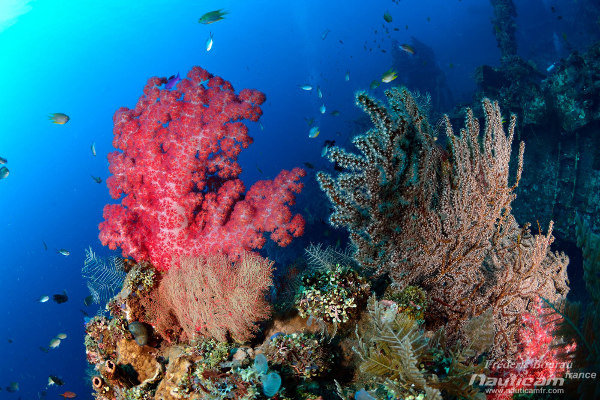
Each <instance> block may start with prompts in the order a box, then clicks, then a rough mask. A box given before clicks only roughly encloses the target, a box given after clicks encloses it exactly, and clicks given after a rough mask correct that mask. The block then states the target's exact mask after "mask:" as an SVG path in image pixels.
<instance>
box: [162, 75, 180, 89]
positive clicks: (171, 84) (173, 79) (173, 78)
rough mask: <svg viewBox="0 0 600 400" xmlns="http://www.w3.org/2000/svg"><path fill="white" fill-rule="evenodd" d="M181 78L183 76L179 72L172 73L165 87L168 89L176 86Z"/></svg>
mask: <svg viewBox="0 0 600 400" xmlns="http://www.w3.org/2000/svg"><path fill="white" fill-rule="evenodd" d="M180 80H181V78H180V77H179V72H178V73H177V75H171V76H170V77H169V79H167V82H166V83H165V89H167V90H171V89H173V88H174V87H175V85H176V84H177V82H179V81H180Z"/></svg>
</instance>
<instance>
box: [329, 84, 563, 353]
mask: <svg viewBox="0 0 600 400" xmlns="http://www.w3.org/2000/svg"><path fill="white" fill-rule="evenodd" d="M385 93H386V96H387V100H388V103H389V106H388V107H387V108H386V107H385V106H384V105H383V104H381V103H379V102H378V101H376V100H375V99H373V98H371V97H370V96H369V95H367V94H366V93H362V92H360V93H358V94H357V96H356V101H357V104H358V105H359V106H360V107H361V108H362V109H363V110H364V111H365V112H366V113H367V114H369V116H370V117H371V120H372V122H373V124H374V128H373V129H371V130H369V131H368V132H366V133H365V134H364V135H361V136H358V137H356V138H354V140H353V143H354V145H355V146H356V147H357V148H358V149H359V150H360V153H361V154H352V153H349V152H347V151H345V150H343V149H340V148H332V149H330V151H329V152H328V157H329V159H330V160H331V161H333V162H336V163H337V165H339V166H341V167H342V168H344V169H345V170H346V171H345V172H343V173H341V174H339V176H338V177H337V178H336V179H334V178H333V177H331V176H330V175H328V174H326V173H323V172H319V173H318V174H317V179H318V181H319V183H320V185H321V188H322V189H323V190H324V191H325V193H326V194H327V195H328V197H329V199H330V201H331V202H332V204H333V206H334V212H333V214H332V215H331V217H330V222H331V224H332V225H334V226H336V227H344V228H346V229H348V230H349V232H350V238H351V240H352V243H353V245H354V246H355V258H356V259H357V261H358V262H359V263H360V264H361V266H362V267H368V268H374V269H375V270H376V272H377V273H379V274H388V275H389V276H390V278H391V279H392V282H393V286H394V287H395V288H396V289H397V290H402V289H403V288H404V287H406V286H408V285H417V286H420V287H421V288H423V289H424V290H425V291H426V292H427V296H428V300H429V308H428V313H427V314H426V320H427V322H428V323H429V326H430V327H431V328H437V327H439V326H440V325H441V324H443V323H445V322H446V321H447V322H448V324H447V326H446V329H447V333H448V334H449V335H450V337H451V338H454V339H458V337H459V336H460V330H461V327H462V325H463V324H464V323H465V322H466V321H467V320H469V319H471V318H473V317H477V316H479V315H481V314H482V313H484V312H486V311H487V310H488V309H489V308H490V307H492V308H493V315H494V325H495V327H496V331H497V333H496V341H495V346H494V352H495V353H496V355H501V354H505V355H508V356H513V355H514V352H515V351H516V346H515V340H516V338H515V334H516V329H517V328H518V318H516V317H517V316H518V315H519V314H520V313H522V312H524V311H526V310H529V308H530V303H531V300H532V299H535V298H536V296H544V297H546V298H550V299H552V300H557V299H559V298H561V297H564V296H566V294H567V291H568V287H567V278H566V272H565V270H566V265H567V263H568V258H567V257H566V256H564V255H561V254H554V253H552V252H550V251H549V246H550V244H551V243H552V236H551V231H552V225H551V226H550V229H549V233H548V234H547V235H542V234H541V232H540V234H539V235H537V236H533V235H531V234H530V233H529V230H528V226H527V225H526V226H525V227H524V228H519V226H518V225H517V223H516V221H515V220H514V218H513V217H512V214H511V202H512V201H513V200H514V198H515V194H514V190H515V188H516V186H517V184H518V182H519V179H520V176H521V171H522V165H523V152H524V145H523V144H522V143H521V146H520V149H519V154H518V164H517V168H516V178H515V183H513V184H509V162H510V158H511V150H512V148H511V144H512V140H513V137H514V133H515V126H516V118H515V117H514V116H512V117H511V119H510V122H509V123H508V132H507V133H506V132H505V131H504V127H503V123H504V120H503V118H502V114H501V113H500V109H499V106H498V104H497V103H492V102H491V101H489V100H487V99H485V100H484V101H483V102H482V106H483V110H484V113H485V126H484V128H483V133H481V132H480V124H479V121H478V120H477V119H476V118H475V116H474V114H473V111H472V110H470V109H467V111H466V120H465V128H464V129H462V130H461V132H460V134H455V133H454V131H453V129H452V127H451V125H450V122H449V119H448V117H445V120H444V124H445V128H446V129H445V136H446V142H447V147H446V148H445V149H444V148H442V147H440V146H439V145H438V143H437V141H436V140H435V139H436V138H435V136H434V134H433V129H432V128H431V126H430V125H429V123H428V121H427V118H426V117H425V116H424V115H423V114H422V113H421V111H420V110H419V108H418V106H417V105H416V103H415V101H414V99H413V97H412V96H411V94H410V93H409V92H408V91H407V90H406V89H396V88H394V89H390V90H387V91H386V92H385Z"/></svg>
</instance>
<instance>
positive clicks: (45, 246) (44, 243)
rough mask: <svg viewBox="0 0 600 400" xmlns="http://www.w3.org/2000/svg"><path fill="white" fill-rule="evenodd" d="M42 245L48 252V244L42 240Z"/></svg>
mask: <svg viewBox="0 0 600 400" xmlns="http://www.w3.org/2000/svg"><path fill="white" fill-rule="evenodd" d="M42 244H43V245H44V250H46V251H48V245H47V244H46V242H44V241H43V240H42Z"/></svg>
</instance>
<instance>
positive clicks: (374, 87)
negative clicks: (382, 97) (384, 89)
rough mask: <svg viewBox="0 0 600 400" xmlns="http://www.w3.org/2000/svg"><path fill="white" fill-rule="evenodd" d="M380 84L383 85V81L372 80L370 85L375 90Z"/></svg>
mask: <svg viewBox="0 0 600 400" xmlns="http://www.w3.org/2000/svg"><path fill="white" fill-rule="evenodd" d="M379 85H381V82H379V81H377V80H374V81H372V82H371V85H369V87H370V88H371V89H373V90H375V89H377V88H378V87H379Z"/></svg>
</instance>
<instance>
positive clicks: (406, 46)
mask: <svg viewBox="0 0 600 400" xmlns="http://www.w3.org/2000/svg"><path fill="white" fill-rule="evenodd" d="M400 50H402V51H405V52H407V53H408V54H411V55H414V54H416V51H415V48H414V47H412V46H411V45H410V44H407V43H403V44H401V45H400Z"/></svg>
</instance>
